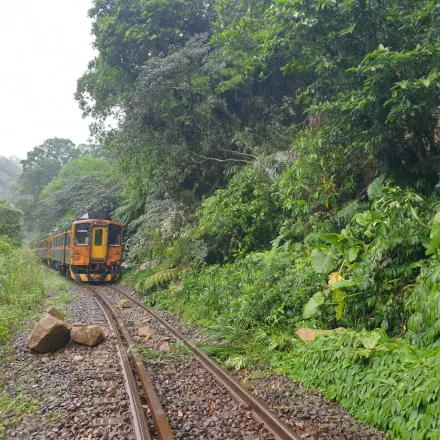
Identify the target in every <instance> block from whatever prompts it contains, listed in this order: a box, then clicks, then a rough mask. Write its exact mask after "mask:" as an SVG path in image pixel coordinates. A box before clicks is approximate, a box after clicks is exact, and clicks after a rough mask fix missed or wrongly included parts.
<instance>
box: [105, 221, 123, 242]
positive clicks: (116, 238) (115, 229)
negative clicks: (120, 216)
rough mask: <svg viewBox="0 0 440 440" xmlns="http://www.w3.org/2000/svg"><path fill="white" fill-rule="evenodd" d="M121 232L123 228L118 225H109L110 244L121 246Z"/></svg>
mask: <svg viewBox="0 0 440 440" xmlns="http://www.w3.org/2000/svg"><path fill="white" fill-rule="evenodd" d="M121 232H122V229H121V227H120V226H118V225H109V226H108V244H109V245H110V246H120V245H121Z"/></svg>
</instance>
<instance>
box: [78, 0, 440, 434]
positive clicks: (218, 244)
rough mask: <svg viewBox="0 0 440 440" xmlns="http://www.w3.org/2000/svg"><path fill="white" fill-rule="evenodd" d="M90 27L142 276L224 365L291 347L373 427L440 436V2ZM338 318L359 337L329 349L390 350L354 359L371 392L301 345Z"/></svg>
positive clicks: (283, 7) (136, 270) (110, 148)
mask: <svg viewBox="0 0 440 440" xmlns="http://www.w3.org/2000/svg"><path fill="white" fill-rule="evenodd" d="M127 8H128V9H127ZM176 11H178V14H179V17H177V15H176ZM90 17H91V18H92V19H93V29H92V32H93V34H94V36H95V45H96V47H97V48H98V56H97V57H96V59H95V60H93V61H92V62H91V63H90V65H89V69H88V71H87V72H86V73H85V75H84V76H83V77H82V78H80V79H79V81H78V89H77V94H76V98H77V100H78V102H79V105H80V107H81V108H82V110H83V111H84V114H85V115H88V116H92V117H93V118H94V121H95V124H94V126H93V132H94V134H96V135H98V136H100V138H101V139H103V151H105V152H106V154H108V155H109V156H110V157H112V159H114V160H115V164H116V166H117V168H118V169H119V171H120V175H122V176H126V177H125V178H124V180H123V189H122V195H121V201H120V203H119V206H118V208H117V209H116V211H115V214H114V215H115V217H116V218H117V219H119V220H120V221H122V222H123V223H124V224H125V225H126V228H127V232H128V241H127V250H128V258H129V261H130V262H131V263H132V264H133V270H132V272H131V275H130V282H132V283H133V285H134V286H135V287H136V288H137V289H138V290H139V291H140V292H141V293H144V294H146V301H147V302H148V303H149V304H152V305H156V306H158V307H164V308H167V309H169V310H173V311H175V312H177V313H181V314H183V316H184V318H185V319H187V320H189V321H191V322H194V323H198V324H202V325H203V326H205V327H206V328H208V329H211V330H210V331H212V332H214V334H215V337H216V338H217V340H220V341H223V342H224V344H220V346H219V345H218V344H215V345H214V346H209V347H207V349H208V350H209V352H210V353H212V354H213V355H215V356H217V357H218V358H219V359H221V360H222V361H224V362H225V363H226V364H227V365H230V366H232V367H235V368H241V367H243V366H245V365H250V364H252V363H255V362H266V363H270V362H271V361H272V359H273V358H274V356H275V354H276V358H275V359H276V362H277V365H284V364H285V365H286V367H285V370H286V371H288V372H289V373H290V374H291V375H292V376H293V377H295V378H297V379H299V380H301V381H303V382H304V383H307V384H308V385H312V384H313V383H315V384H316V385H318V386H319V387H320V388H321V389H322V390H323V391H325V392H327V393H329V395H330V396H331V397H332V398H336V399H338V400H339V401H341V403H342V404H343V405H344V406H345V407H347V408H349V409H350V410H351V411H352V412H354V413H356V414H357V415H358V416H360V415H361V414H363V415H364V416H363V417H362V419H363V420H368V421H369V422H370V423H372V424H374V425H375V426H378V427H381V428H383V429H386V430H388V431H389V432H390V433H392V434H393V435H395V436H397V437H399V436H400V437H402V438H404V439H434V438H438V435H437V431H438V428H439V427H438V425H436V424H435V423H436V422H434V421H433V420H434V419H435V417H434V416H438V415H436V414H434V413H432V411H431V409H429V408H431V407H434V406H435V405H438V397H439V395H438V391H439V390H438V389H431V388H429V387H430V385H429V384H430V383H431V382H430V381H431V380H432V379H433V378H434V377H435V374H436V373H435V372H434V369H433V367H432V366H431V367H429V368H428V367H427V369H426V377H425V376H423V375H422V376H420V377H419V376H417V375H418V372H417V371H418V370H417V368H416V366H415V362H413V361H412V359H431V360H430V361H428V360H426V362H427V363H429V362H433V361H432V359H436V356H437V355H436V350H437V349H438V348H439V346H440V309H439V297H440V291H439V288H438V286H439V283H438V280H439V276H438V273H439V270H438V269H437V267H438V258H439V255H440V254H439V247H440V232H439V231H440V229H439V224H440V218H439V214H438V212H439V211H440V198H439V193H438V182H439V171H440V166H439V165H440V164H439V162H438V157H439V151H440V132H439V117H438V115H439V113H440V74H439V71H438V66H439V62H440V29H439V27H438V20H439V18H440V5H439V4H438V2H434V1H432V0H416V1H400V0H399V1H398V0H385V1H381V2H377V1H369V2H365V1H357V0H347V1H334V0H332V1H327V0H313V1H303V0H252V1H248V2H243V1H241V0H215V1H214V2H213V3H210V4H209V5H208V4H206V3H203V2H202V3H200V2H186V1H182V0H173V1H171V2H169V1H168V2H163V1H155V2H150V1H144V0H133V1H131V2H129V4H128V3H126V2H123V1H118V0H116V1H107V0H95V1H94V6H93V8H92V9H91V11H90ZM109 117H113V118H116V119H117V120H118V122H119V124H118V126H117V127H116V128H112V129H108V128H106V127H108V124H106V121H107V120H108V118H109ZM167 285H168V287H167ZM340 326H342V327H346V328H350V329H352V330H353V331H357V332H359V334H358V335H357V334H356V333H353V332H352V331H350V332H347V333H346V334H341V335H336V336H334V337H332V338H331V339H329V341H331V344H333V345H332V347H334V350H333V351H337V350H338V349H339V350H341V351H344V350H346V351H347V352H349V353H348V354H349V355H350V356H351V354H352V352H355V351H356V350H357V347H358V345H359V344H361V345H362V343H361V342H353V343H351V342H347V341H360V340H363V339H365V337H366V335H368V333H365V332H367V331H373V333H371V335H373V336H371V337H374V335H380V340H379V339H378V340H377V341H376V342H377V347H382V346H386V347H388V348H386V349H385V350H382V348H381V349H380V350H376V346H375V347H374V350H373V347H364V348H363V350H367V349H368V350H369V349H372V350H373V351H374V356H373V355H372V356H366V355H365V356H363V358H362V359H361V360H358V361H356V362H355V361H353V363H352V364H350V368H351V366H353V368H354V370H353V371H356V374H358V375H359V377H361V378H362V384H363V385H362V386H363V387H364V388H365V389H364V388H362V390H359V389H358V388H356V387H355V386H354V385H353V386H351V385H350V386H349V385H348V384H349V381H350V380H351V379H350V378H351V377H352V376H350V374H351V373H350V371H351V370H350V369H349V368H348V364H347V375H344V371H345V370H343V369H341V368H340V366H339V364H338V366H337V367H335V365H336V364H335V362H336V361H335V360H334V359H333V358H332V357H331V356H332V355H331V352H327V351H325V352H323V353H322V355H319V353H320V352H321V351H322V349H323V346H320V345H319V344H321V342H317V343H316V344H309V345H307V344H303V343H300V342H297V341H296V338H295V337H294V332H295V330H296V329H297V328H299V327H315V328H327V329H328V328H330V329H331V328H336V327H340ZM375 329H381V330H375ZM384 332H385V333H386V334H387V335H388V336H385V333H384ZM388 337H392V338H394V339H393V341H391V340H388V339H387V338H388ZM322 344H324V342H323V343H322ZM356 344H357V345H356ZM361 345H359V347H360V346H361ZM338 347H339V348H338ZM389 347H392V348H389ZM375 350H376V351H378V353H380V356H379V354H378V355H377V357H376V351H375ZM256 353H257V354H258V355H256ZM405 353H406V355H405ZM350 356H349V357H350ZM309 359H312V360H316V359H318V360H316V365H315V367H314V368H310V370H309V372H308V374H309V375H308V376H306V372H301V371H300V369H298V370H295V369H292V368H290V367H288V365H290V364H289V362H290V363H291V364H295V362H297V363H298V365H303V366H304V365H305V364H306V363H307V362H308V360H309ZM350 359H351V357H350ZM405 359H406V360H405ZM312 360H311V361H310V362H312ZM273 362H275V361H273ZM313 362H314V361H313ZM347 362H348V361H347ZM380 362H383V365H386V366H389V367H387V368H389V370H390V371H389V375H390V377H392V378H393V380H395V381H396V382H397V383H398V386H397V387H394V388H395V389H394V392H395V394H393V398H394V399H398V400H399V403H398V404H395V405H393V406H392V407H389V405H388V403H387V402H388V400H387V398H386V397H383V396H382V395H381V394H380V393H379V394H377V393H376V391H377V388H378V385H377V380H378V375H377V374H375V372H376V371H378V370H379V368H378V363H380ZM423 362H425V361H423ZM430 365H431V364H430ZM393 366H395V368H396V369H397V370H399V369H401V368H404V369H405V370H406V371H407V374H408V376H407V377H403V376H399V375H398V373H395V372H394V370H393V368H392V367H393ZM402 366H403V367H402ZM334 367H335V368H334ZM303 369H304V368H303ZM304 370H305V369H304ZM322 371H328V374H327V375H326V376H325V377H324V375H321V372H322ZM333 371H335V373H334V374H333V373H332V372H333ZM399 371H401V370H399ZM301 374H303V375H301ZM383 377H384V378H385V377H388V375H387V374H385V373H384V374H383ZM416 377H418V378H416ZM413 378H416V379H414V380H413ZM422 378H423V379H422ZM379 379H380V378H379ZM421 381H423V383H422V384H421ZM419 382H420V383H419ZM390 383H391V382H390ZM409 383H416V384H417V385H415V386H414V387H412V385H409ZM425 385H426V389H428V391H427V392H428V394H426V396H425V397H422V398H421V399H422V400H419V397H418V396H419V394H420V393H419V391H420V390H421V387H422V388H423V386H425ZM335 387H336V388H335ZM344 389H346V390H348V391H347V392H350V391H353V395H354V391H355V392H356V396H355V397H353V398H352V399H351V400H350V396H349V395H346V394H344ZM402 390H404V391H402ZM400 392H402V393H404V395H405V398H406V399H407V400H408V402H409V401H411V402H412V403H411V404H409V403H408V405H406V403H405V405H403V403H402V398H403V397H402V398H401V396H403V394H402V395H401V394H398V393H400ZM429 393H430V394H429ZM370 397H371V398H370ZM423 399H424V400H423ZM349 400H350V404H348V403H347V402H348V401H349ZM382 401H383V405H382ZM372 402H373V403H372ZM405 402H406V401H405ZM396 405H397V406H396ZM399 405H400V406H399ZM411 405H412V406H411ZM429 405H431V407H429ZM428 407H429V408H428ZM430 417H432V419H431V418H430Z"/></svg>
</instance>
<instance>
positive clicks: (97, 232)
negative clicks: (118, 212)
mask: <svg viewBox="0 0 440 440" xmlns="http://www.w3.org/2000/svg"><path fill="white" fill-rule="evenodd" d="M95 246H102V229H96V230H95Z"/></svg>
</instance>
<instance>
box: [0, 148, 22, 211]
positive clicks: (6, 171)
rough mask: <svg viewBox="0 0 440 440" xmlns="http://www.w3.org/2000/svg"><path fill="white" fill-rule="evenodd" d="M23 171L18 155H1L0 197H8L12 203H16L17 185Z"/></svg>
mask: <svg viewBox="0 0 440 440" xmlns="http://www.w3.org/2000/svg"><path fill="white" fill-rule="evenodd" d="M21 171H22V168H21V165H20V159H19V158H18V157H15V156H13V157H10V158H7V157H4V156H0V199H7V200H9V201H10V202H11V203H15V201H16V200H17V191H16V186H17V182H18V179H19V178H20V175H21Z"/></svg>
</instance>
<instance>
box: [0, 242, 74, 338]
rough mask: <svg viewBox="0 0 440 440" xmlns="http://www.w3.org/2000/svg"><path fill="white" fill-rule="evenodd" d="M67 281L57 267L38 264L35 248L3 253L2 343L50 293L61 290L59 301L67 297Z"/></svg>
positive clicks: (0, 259)
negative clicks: (50, 267)
mask: <svg viewBox="0 0 440 440" xmlns="http://www.w3.org/2000/svg"><path fill="white" fill-rule="evenodd" d="M66 289H67V283H66V281H65V280H63V279H62V278H61V277H60V276H59V275H58V274H57V273H56V272H55V271H51V270H50V269H48V268H47V267H44V266H43V265H41V264H39V262H38V260H37V258H36V256H35V255H34V253H33V251H32V250H30V249H26V248H18V249H14V250H13V251H12V252H11V253H10V254H7V255H0V346H1V345H4V344H6V343H7V342H8V341H9V340H10V339H11V337H12V335H13V334H14V332H15V331H17V330H18V329H19V328H20V327H21V325H22V323H23V322H24V321H26V320H32V318H33V317H34V316H35V310H40V309H41V307H42V306H44V305H46V303H47V300H46V298H47V297H51V298H54V297H55V295H56V294H57V293H59V301H57V302H59V303H60V304H63V303H64V304H65V301H66V300H67V299H68V298H67V294H66V293H65V292H66Z"/></svg>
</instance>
